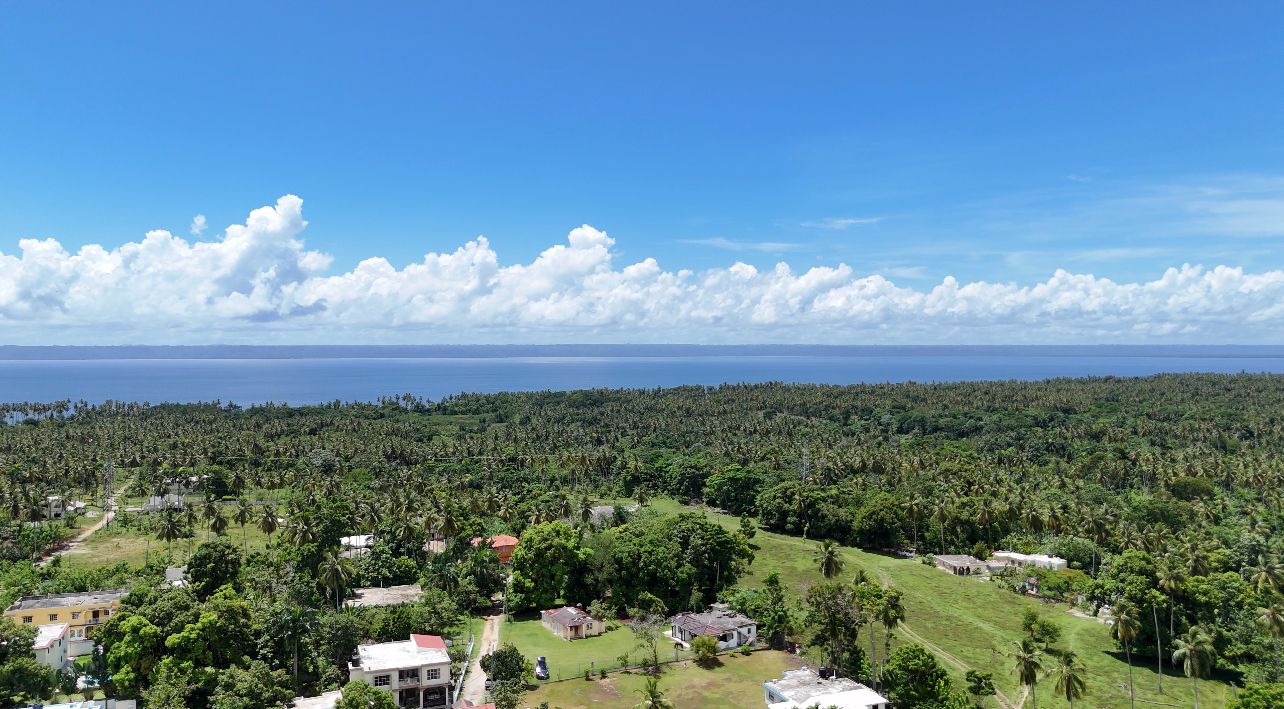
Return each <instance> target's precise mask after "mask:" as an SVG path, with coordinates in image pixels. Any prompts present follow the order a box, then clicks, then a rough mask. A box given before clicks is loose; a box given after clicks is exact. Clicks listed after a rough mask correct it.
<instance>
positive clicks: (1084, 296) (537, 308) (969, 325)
mask: <svg viewBox="0 0 1284 709" xmlns="http://www.w3.org/2000/svg"><path fill="white" fill-rule="evenodd" d="M302 207H303V201H302V200H301V199H299V198H298V197H295V196H293V195H286V196H284V197H282V198H280V199H279V200H277V202H276V204H275V205H272V206H267V207H261V208H259V209H255V210H254V211H252V212H250V214H249V217H248V218H247V219H246V221H245V223H244V224H233V225H231V226H229V227H227V229H226V230H224V231H223V233H222V234H221V236H220V237H219V238H217V239H216V240H209V241H201V240H199V239H198V240H193V241H188V240H186V239H183V238H181V237H177V236H175V235H173V234H171V233H169V232H167V231H152V232H149V233H147V234H146V235H145V236H144V237H143V239H142V240H141V241H137V242H130V243H126V244H123V245H120V246H117V247H114V248H109V247H105V246H100V245H89V246H84V247H81V248H80V249H78V250H76V251H75V252H71V251H68V250H67V249H65V248H64V247H63V246H62V245H61V244H59V243H58V242H57V241H56V240H54V239H23V240H21V241H20V242H19V243H18V249H17V251H15V252H12V253H3V252H0V336H2V337H3V338H4V340H5V341H7V342H11V343H28V344H37V343H68V344H84V343H105V344H112V343H161V344H170V343H208V342H300V343H304V342H336V343H338V342H354V343H375V342H387V343H397V342H417V343H466V342H786V343H788V342H809V343H835V344H839V343H855V344H865V343H868V344H876V343H884V342H887V343H893V342H922V343H941V342H945V343H949V342H959V343H978V342H1012V343H1021V342H1048V343H1065V342H1083V343H1098V342H1209V343H1214V342H1216V343H1221V342H1275V341H1277V340H1278V333H1279V332H1281V328H1282V327H1284V306H1281V305H1280V304H1281V303H1284V272H1281V271H1267V272H1262V273H1250V272H1246V271H1244V270H1243V269H1240V268H1231V267H1226V266H1215V267H1212V268H1204V267H1201V266H1196V265H1182V266H1180V267H1173V268H1169V269H1167V270H1166V271H1165V272H1164V273H1163V274H1162V275H1159V276H1158V277H1157V278H1155V279H1154V280H1151V281H1143V282H1136V283H1121V282H1115V281H1112V280H1110V279H1106V278H1100V277H1096V276H1093V275H1090V274H1085V273H1073V272H1070V271H1067V270H1057V271H1056V272H1055V273H1053V274H1052V275H1051V276H1050V277H1049V278H1048V279H1047V280H1044V281H1042V282H1038V283H1033V284H1028V285H1021V284H1015V283H991V282H983V281H979V282H971V283H962V282H959V281H958V280H956V279H955V278H953V277H946V278H944V279H943V280H942V281H941V282H940V283H939V284H937V285H935V286H931V287H928V288H914V287H909V286H904V285H898V284H897V283H895V282H894V281H893V280H890V279H889V278H888V277H886V276H884V275H878V274H863V273H860V272H859V271H857V270H856V269H855V268H853V267H852V266H849V265H845V264H840V265H838V266H816V267H812V268H807V269H805V270H795V269H794V268H792V267H791V266H790V265H788V264H787V263H784V262H781V263H778V264H777V265H776V266H774V267H773V268H767V269H760V268H757V267H755V266H753V265H750V264H746V263H741V262H736V263H733V264H731V265H729V266H727V267H722V268H714V269H708V270H703V271H693V270H686V269H677V270H674V269H671V268H666V267H663V266H661V264H660V263H659V262H657V261H656V260H655V259H653V258H646V259H642V260H640V261H636V262H632V263H619V262H618V260H619V259H618V257H617V251H616V248H615V247H616V243H615V240H614V239H613V238H611V237H610V236H608V235H607V234H606V233H605V232H603V231H600V230H598V229H596V228H594V227H591V226H588V225H583V226H580V227H577V228H575V229H573V230H571V232H570V233H569V234H568V235H567V236H566V238H565V239H564V240H563V241H560V242H559V243H555V244H553V245H551V246H549V247H548V248H546V249H545V250H544V251H543V252H541V253H540V254H539V255H538V256H537V257H536V258H534V259H533V260H532V261H530V262H529V263H510V264H505V263H503V261H502V260H501V258H500V256H499V254H498V253H496V252H495V250H494V249H493V248H492V247H491V244H490V242H489V241H487V239H486V238H485V237H477V238H475V239H473V240H471V241H468V242H467V243H464V244H463V245H461V246H459V247H458V248H456V249H454V250H453V251H449V252H442V253H428V254H425V255H424V257H423V259H422V260H420V261H417V262H415V263H412V264H409V265H406V266H404V267H397V266H395V265H393V264H392V263H390V262H388V261H387V260H386V259H384V258H381V257H371V258H368V259H365V260H363V261H361V262H360V263H358V264H356V265H355V266H354V267H352V268H351V269H349V270H342V269H339V270H338V272H334V271H332V270H331V258H330V257H329V256H327V255H325V254H322V253H319V252H316V251H310V250H308V249H307V247H306V246H305V245H304V243H303V240H302V238H301V234H302V232H303V230H304V229H305V227H306V226H307V222H306V221H305V220H304V219H303V211H302ZM362 236H368V235H362ZM907 268H908V267H907ZM888 273H891V274H894V275H893V277H896V278H901V277H911V276H913V277H920V276H921V272H919V271H913V270H905V269H896V270H891V271H888Z"/></svg>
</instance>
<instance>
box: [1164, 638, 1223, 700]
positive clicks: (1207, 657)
mask: <svg viewBox="0 0 1284 709" xmlns="http://www.w3.org/2000/svg"><path fill="white" fill-rule="evenodd" d="M1212 657H1213V639H1212V638H1211V637H1209V636H1208V633H1205V632H1204V629H1203V628H1200V627H1199V626H1198V625H1192V626H1191V627H1190V629H1189V630H1187V631H1186V634H1185V635H1183V636H1181V637H1180V638H1177V639H1176V640H1175V641H1173V664H1180V665H1181V669H1182V672H1185V673H1186V676H1187V677H1189V678H1190V686H1191V690H1192V691H1193V693H1194V695H1195V709H1199V676H1200V675H1202V674H1203V673H1204V672H1205V671H1206V670H1207V669H1208V665H1209V662H1210V661H1211V660H1212Z"/></svg>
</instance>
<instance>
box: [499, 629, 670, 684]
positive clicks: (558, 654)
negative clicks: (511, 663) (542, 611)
mask: <svg viewBox="0 0 1284 709" xmlns="http://www.w3.org/2000/svg"><path fill="white" fill-rule="evenodd" d="M612 625H614V626H615V627H614V628H613V629H611V630H607V631H606V632H605V633H602V634H601V635H595V636H593V637H589V638H582V639H580V640H563V639H561V638H559V637H557V636H556V635H554V634H553V633H551V632H549V630H548V629H547V628H545V627H544V624H543V623H541V622H540V620H539V617H538V616H536V617H533V618H522V619H517V620H510V621H506V622H504V623H503V624H502V625H500V628H499V640H500V642H501V643H512V644H513V645H515V646H516V647H517V649H518V650H520V651H521V653H522V655H524V656H525V657H526V659H528V660H530V661H531V662H534V661H535V658H536V657H539V656H541V655H543V656H544V658H545V659H546V660H547V662H548V671H549V676H550V677H551V678H552V679H553V680H558V679H570V678H574V677H579V678H581V681H582V680H583V677H584V671H585V670H588V669H593V670H594V671H595V672H596V671H597V670H600V669H602V668H607V669H611V668H614V667H619V666H620V660H619V658H620V655H623V654H628V655H629V658H630V660H629V662H630V664H634V663H637V662H640V661H641V658H642V655H643V653H644V651H643V650H641V649H639V648H638V642H637V638H635V637H634V635H633V631H632V630H630V629H629V627H628V626H627V625H625V624H623V623H614V624H612ZM657 647H659V649H660V659H661V661H664V660H673V659H676V658H686V657H690V653H689V652H687V651H685V650H684V651H682V652H681V653H679V654H677V655H676V656H675V654H674V650H673V641H672V640H669V639H668V638H666V637H664V636H663V635H660V636H659V640H658V645H657Z"/></svg>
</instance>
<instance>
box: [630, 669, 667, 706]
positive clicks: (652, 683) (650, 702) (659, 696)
mask: <svg viewBox="0 0 1284 709" xmlns="http://www.w3.org/2000/svg"><path fill="white" fill-rule="evenodd" d="M636 691H637V693H638V694H639V695H641V697H642V701H640V702H638V703H637V704H634V705H633V709H673V702H671V701H669V699H668V698H667V697H665V696H664V692H662V691H660V678H659V677H656V676H654V675H652V676H650V677H647V678H646V686H645V687H643V688H642V689H639V690H636Z"/></svg>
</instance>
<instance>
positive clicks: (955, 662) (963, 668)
mask: <svg viewBox="0 0 1284 709" xmlns="http://www.w3.org/2000/svg"><path fill="white" fill-rule="evenodd" d="M900 629H901V632H903V633H905V635H906V636H908V637H909V638H910V639H911V640H913V641H914V642H916V643H918V644H919V645H922V646H923V647H925V648H927V649H928V650H930V651H931V652H932V654H934V655H936V656H937V657H939V658H941V659H942V660H944V661H945V662H946V663H947V664H949V665H952V666H953V667H954V669H956V670H958V671H959V672H967V671H968V670H973V669H976V668H975V667H969V666H968V664H967V663H966V662H964V661H962V660H960V659H959V658H957V657H955V656H953V655H951V654H950V653H948V652H946V651H945V650H942V649H941V648H940V647H939V646H937V645H936V644H934V643H932V642H931V641H930V640H928V639H926V638H924V637H923V636H922V635H919V634H918V633H916V632H914V631H913V630H910V627H909V626H908V625H906V624H905V623H903V622H902V623H901V624H900ZM994 698H995V699H996V700H997V701H998V702H999V706H1001V707H1004V709H1017V707H1019V706H1020V704H1013V703H1012V700H1011V699H1008V697H1007V695H1005V694H1004V693H1003V692H1002V691H1000V690H999V689H998V688H997V687H996V688H995V689H994ZM1021 703H1022V704H1024V703H1025V697H1024V696H1023V697H1021Z"/></svg>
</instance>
